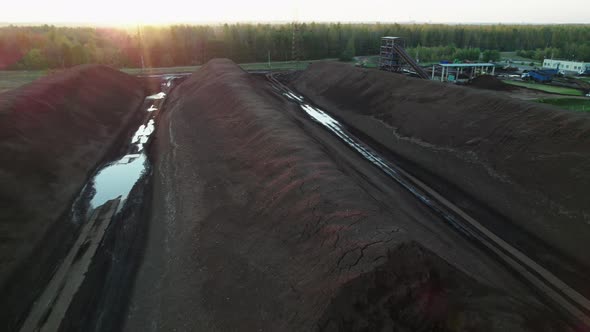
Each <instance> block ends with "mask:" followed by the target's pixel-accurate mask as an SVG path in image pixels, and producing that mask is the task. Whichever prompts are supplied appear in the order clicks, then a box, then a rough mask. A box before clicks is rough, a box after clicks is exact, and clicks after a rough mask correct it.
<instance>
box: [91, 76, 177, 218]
mask: <svg viewBox="0 0 590 332" xmlns="http://www.w3.org/2000/svg"><path fill="white" fill-rule="evenodd" d="M175 78H176V77H175V76H167V77H165V78H164V82H163V83H161V90H162V91H161V92H159V93H157V94H154V95H151V96H148V97H146V98H145V101H144V104H143V108H144V109H145V111H146V116H145V118H144V121H143V123H142V124H141V125H140V126H139V128H137V130H136V131H135V135H133V137H132V138H131V141H130V142H129V143H130V144H129V148H128V150H127V153H126V154H125V155H124V156H123V157H121V158H120V159H119V160H117V161H115V162H112V163H110V164H108V165H106V166H104V167H103V168H102V169H101V170H100V171H99V172H98V173H97V174H96V176H95V177H94V179H92V181H91V184H92V188H93V189H94V192H95V194H94V196H93V197H92V199H91V200H90V207H91V209H94V208H96V207H99V206H101V205H103V204H104V203H106V202H107V201H109V200H112V199H115V198H117V197H120V198H121V204H120V205H119V209H121V208H122V207H123V205H124V204H123V202H124V201H125V199H126V198H127V196H128V195H129V192H131V189H132V188H133V186H134V185H135V183H137V181H138V180H139V179H140V178H141V176H142V175H143V174H144V172H145V171H146V169H147V167H148V165H147V162H148V161H147V156H146V154H145V151H144V147H145V145H146V144H147V143H148V141H149V138H150V136H151V134H152V133H153V132H154V130H155V118H156V116H157V115H158V111H159V110H160V108H161V107H162V105H163V103H164V100H165V98H166V94H167V93H168V92H169V90H170V88H171V86H172V81H173V80H174V79H175Z"/></svg>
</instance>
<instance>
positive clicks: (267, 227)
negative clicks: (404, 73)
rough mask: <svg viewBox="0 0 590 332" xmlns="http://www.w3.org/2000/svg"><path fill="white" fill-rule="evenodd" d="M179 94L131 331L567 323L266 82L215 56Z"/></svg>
mask: <svg viewBox="0 0 590 332" xmlns="http://www.w3.org/2000/svg"><path fill="white" fill-rule="evenodd" d="M169 98H170V99H169V104H168V109H167V111H166V113H165V115H164V116H163V117H162V118H161V119H160V125H159V127H158V129H157V132H156V142H155V144H154V151H153V153H154V155H155V157H156V160H155V163H154V197H153V202H152V208H153V210H152V216H151V220H150V226H149V234H148V237H147V247H146V251H145V253H144V260H143V262H142V265H141V267H140V270H139V272H138V274H137V279H136V285H135V288H134V295H133V297H132V299H131V303H130V307H129V313H128V317H127V321H126V323H125V330H128V331H156V330H172V329H180V330H186V329H191V330H208V331H230V330H242V331H258V330H271V331H309V330H314V329H315V330H327V331H335V330H350V331H358V330H362V329H363V328H365V329H366V328H368V329H369V330H375V329H378V328H380V327H387V326H395V327H397V328H400V329H401V328H403V329H407V330H420V329H438V330H443V331H446V330H451V331H459V330H469V329H474V330H477V331H501V330H502V331H505V330H510V331H521V330H530V331H562V330H567V328H566V327H564V326H563V325H562V322H561V321H560V319H559V318H557V317H556V316H555V315H554V314H552V313H550V312H549V311H548V309H547V308H545V307H544V306H543V305H541V304H540V303H539V302H537V301H536V300H535V299H534V298H533V296H532V295H531V294H530V293H529V291H528V290H527V289H526V288H523V286H522V284H521V283H520V282H518V281H517V280H514V279H513V277H512V276H511V275H510V274H509V273H507V272H506V271H504V270H503V268H502V267H501V266H499V265H498V264H497V263H496V262H495V261H493V260H491V259H490V258H489V257H488V256H487V255H486V254H484V253H482V252H481V251H480V250H479V249H478V248H476V247H474V246H473V245H472V244H469V243H467V242H465V241H464V240H463V239H462V238H461V237H460V236H459V235H457V234H456V233H455V232H453V231H449V230H448V228H447V226H446V225H444V224H442V223H440V222H436V220H437V216H435V215H432V214H431V213H430V212H429V211H428V210H426V209H424V207H423V206H421V205H420V204H419V203H418V202H417V201H416V200H415V199H414V198H413V197H411V196H410V195H409V194H407V193H406V192H405V191H404V190H402V189H401V188H400V187H399V186H397V185H396V184H395V183H394V182H393V181H391V180H390V179H388V178H387V177H385V176H383V175H382V174H381V173H379V172H378V171H376V169H375V168H374V167H373V166H372V165H370V164H369V163H367V162H366V161H364V160H363V159H361V158H360V157H359V156H357V155H356V154H355V153H353V152H352V151H350V150H349V149H347V148H346V147H345V146H344V145H343V144H342V143H341V142H339V141H338V140H336V139H335V138H334V137H332V136H331V135H330V134H328V133H327V132H325V131H323V129H321V128H319V127H317V126H316V125H315V124H313V123H311V122H310V121H309V120H307V119H305V118H304V117H303V116H301V112H300V111H299V110H298V109H297V108H296V106H295V105H294V104H292V103H289V102H287V101H286V100H285V99H284V98H282V97H281V96H280V95H278V94H276V93H275V92H273V90H272V89H271V88H270V86H269V85H268V84H267V82H266V81H264V79H263V78H256V77H253V76H252V75H248V74H247V73H245V72H244V71H242V70H241V69H239V67H237V66H236V65H235V64H233V63H231V62H230V61H227V60H215V61H212V62H210V63H209V64H208V65H206V66H205V67H203V68H201V69H200V70H199V71H198V72H197V73H195V74H194V75H193V76H192V77H191V78H189V79H188V80H187V81H185V82H184V83H182V84H181V85H180V86H179V87H178V88H177V89H176V90H174V92H173V94H172V95H171V96H170V97H169ZM433 252H436V255H435V254H434V253H433ZM445 261H446V262H445ZM447 262H450V263H451V264H449V263H447ZM384 276H390V277H391V278H386V279H385V280H384V279H383V277H384ZM393 276H395V278H394V277H393ZM396 278H397V279H396ZM393 280H397V282H392V281H393ZM353 303H361V304H362V305H354V306H353V305H352V304H353ZM400 308H401V310H400ZM345 317H346V318H345ZM349 317H353V318H352V319H349Z"/></svg>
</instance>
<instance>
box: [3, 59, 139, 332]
mask: <svg viewBox="0 0 590 332" xmlns="http://www.w3.org/2000/svg"><path fill="white" fill-rule="evenodd" d="M144 96H145V88H144V87H143V86H142V84H141V82H140V81H139V80H138V79H136V78H134V77H132V76H129V75H127V74H124V73H122V72H120V71H118V70H115V69H113V68H110V67H106V66H98V65H85V66H78V67H75V68H72V69H68V70H65V71H62V72H60V73H57V74H54V75H50V76H47V77H44V78H42V79H40V80H38V81H35V82H33V83H31V84H28V85H25V86H23V87H21V88H18V89H15V90H11V91H8V92H5V93H3V94H0V155H2V160H3V162H2V164H1V165H0V202H1V206H0V228H1V234H2V235H1V236H2V241H1V245H0V261H1V262H2V264H1V267H0V298H1V300H0V307H1V308H2V310H1V314H0V321H1V326H2V327H3V328H2V329H3V330H6V331H10V330H12V329H13V327H14V326H15V325H16V324H17V322H18V320H20V319H22V315H23V313H24V312H26V310H27V307H28V305H30V302H31V300H32V299H34V298H35V295H36V294H37V292H38V291H39V288H40V287H41V286H42V285H43V283H44V282H45V281H46V280H47V278H48V277H49V276H50V273H49V272H51V271H52V269H53V268H54V264H55V261H56V260H57V259H59V258H60V255H61V253H63V250H65V249H64V248H65V247H67V243H68V241H71V239H72V236H73V235H74V234H75V230H76V229H77V225H75V224H73V223H71V222H69V218H68V214H69V212H70V211H69V209H70V207H71V204H72V202H73V200H74V199H75V197H76V196H77V194H78V193H79V192H80V189H81V187H82V186H83V185H84V183H85V182H86V180H87V179H88V178H89V176H90V175H91V173H92V172H93V171H94V170H95V169H96V167H97V166H98V165H99V164H100V163H101V162H102V161H103V160H104V158H105V156H106V155H107V154H109V153H110V152H112V151H113V148H114V143H115V142H116V141H117V140H118V139H120V138H121V137H122V136H126V135H127V131H128V130H129V129H130V128H129V124H130V122H131V120H132V119H133V118H134V117H136V116H137V115H140V114H139V112H135V111H136V110H138V107H139V106H140V105H141V103H142V101H143V97H144Z"/></svg>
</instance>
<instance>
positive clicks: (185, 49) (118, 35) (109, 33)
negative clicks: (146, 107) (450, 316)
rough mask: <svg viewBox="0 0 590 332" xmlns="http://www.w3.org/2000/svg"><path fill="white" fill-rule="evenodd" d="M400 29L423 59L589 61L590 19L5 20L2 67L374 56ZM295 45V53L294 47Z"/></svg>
mask: <svg viewBox="0 0 590 332" xmlns="http://www.w3.org/2000/svg"><path fill="white" fill-rule="evenodd" d="M382 36H399V37H403V38H404V39H405V41H406V47H407V48H409V49H410V51H411V52H412V54H413V55H414V54H415V55H417V57H418V58H419V59H420V60H422V61H438V60H442V59H447V60H449V59H450V60H452V59H459V60H483V61H488V60H499V59H497V58H498V57H499V55H498V54H499V53H498V52H500V51H518V55H520V56H523V57H527V58H532V59H536V60H542V59H544V58H547V57H553V58H559V59H568V60H582V61H590V25H443V24H382V23H375V24H344V23H299V24H239V23H236V24H223V25H171V26H137V27H133V28H104V27H101V28H90V27H56V26H49V25H43V26H5V27H0V69H5V70H6V69H8V70H11V69H14V70H22V69H27V70H29V69H31V70H32V69H52V68H66V67H71V66H74V65H78V64H84V63H101V64H107V65H111V66H114V67H119V68H120V67H142V66H146V67H168V66H190V65H199V64H202V63H204V62H206V61H208V60H209V59H212V58H216V57H225V58H230V59H232V60H234V61H236V62H241V63H244V62H262V61H267V60H268V59H269V57H270V59H271V60H272V61H288V60H293V59H294V58H296V59H297V60H312V59H323V58H340V59H342V60H349V59H351V58H352V57H353V56H362V55H373V54H378V52H379V43H380V39H379V38H380V37H382ZM293 45H295V46H296V47H295V49H296V52H293V48H294V47H293Z"/></svg>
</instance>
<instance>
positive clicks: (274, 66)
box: [0, 59, 336, 93]
mask: <svg viewBox="0 0 590 332" xmlns="http://www.w3.org/2000/svg"><path fill="white" fill-rule="evenodd" d="M324 60H336V59H324ZM324 60H311V61H300V62H294V61H275V62H271V63H270V66H269V64H268V62H256V63H242V64H239V66H240V67H242V68H243V69H244V70H269V69H270V70H303V69H305V68H307V66H308V65H309V63H311V62H317V61H324ZM200 67H201V66H186V67H164V68H147V69H145V70H142V69H141V68H122V69H121V71H123V72H125V73H127V74H131V75H139V74H148V75H149V74H152V75H153V74H168V73H186V72H193V71H195V70H197V69H199V68H200ZM49 72H50V71H49V70H1V71H0V93H1V92H4V91H8V90H11V89H14V88H17V87H19V86H21V85H24V84H27V83H30V82H32V81H34V80H36V79H38V78H39V77H42V76H45V75H47V73H49Z"/></svg>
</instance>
